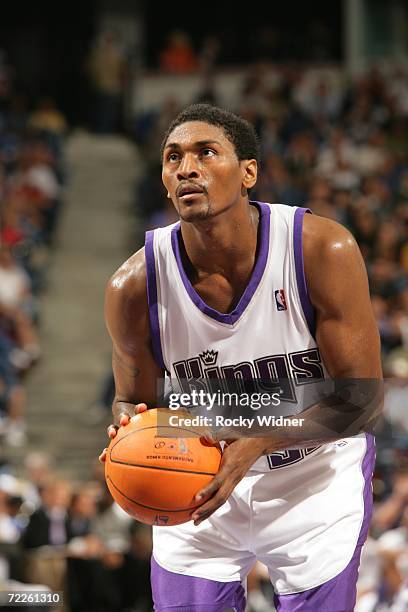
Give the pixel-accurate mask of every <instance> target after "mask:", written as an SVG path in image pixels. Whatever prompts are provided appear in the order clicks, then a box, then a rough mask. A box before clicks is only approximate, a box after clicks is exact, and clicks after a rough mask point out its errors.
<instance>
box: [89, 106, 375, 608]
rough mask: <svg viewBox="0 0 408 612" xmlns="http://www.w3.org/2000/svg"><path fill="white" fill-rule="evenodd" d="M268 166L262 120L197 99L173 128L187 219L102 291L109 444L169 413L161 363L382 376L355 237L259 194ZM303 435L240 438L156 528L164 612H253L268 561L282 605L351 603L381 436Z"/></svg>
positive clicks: (158, 597) (170, 159)
mask: <svg viewBox="0 0 408 612" xmlns="http://www.w3.org/2000/svg"><path fill="white" fill-rule="evenodd" d="M257 160H258V144H257V139H256V135H255V133H254V131H253V128H252V127H251V126H250V125H249V124H248V123H247V122H246V121H244V120H243V119H241V118H239V117H237V116H235V115H233V114H232V113H229V112H226V111H224V110H221V109H218V108H214V107H211V106H207V105H201V104H200V105H194V106H191V107H189V108H187V109H186V110H185V111H183V112H182V113H181V114H180V115H179V116H178V117H177V118H176V119H175V120H174V121H173V123H172V124H171V126H170V127H169V130H168V132H167V134H166V136H165V138H164V143H163V158H162V161H163V173H162V177H163V183H164V185H165V187H166V189H167V190H168V197H170V198H171V199H172V201H173V204H174V206H175V208H176V210H177V212H178V214H179V216H180V222H179V223H176V224H175V225H172V226H169V227H164V228H160V229H157V230H154V231H152V232H149V233H148V234H147V239H146V245H145V248H143V249H141V250H140V251H139V252H137V253H136V254H135V255H133V256H132V257H131V258H130V259H129V260H128V261H127V262H125V263H124V264H123V265H122V266H121V268H119V270H118V271H117V272H116V273H115V274H114V276H113V277H112V279H111V280H110V282H109V285H108V289H107V299H106V317H107V325H108V329H109V332H110V335H111V337H112V340H113V369H114V374H115V380H116V398H115V401H114V406H113V413H114V418H115V425H112V426H111V427H110V428H109V435H110V436H111V437H114V436H115V435H116V431H117V428H118V426H121V425H124V424H126V423H127V422H128V421H129V417H130V416H131V415H133V414H134V413H135V412H139V411H142V410H144V409H146V405H147V406H149V405H151V406H154V405H156V402H157V397H156V389H157V379H158V378H160V377H163V376H164V374H165V372H166V371H167V372H168V373H169V374H170V375H171V377H172V378H173V379H180V380H181V379H194V378H205V376H206V371H207V370H208V366H209V365H210V366H211V368H215V367H216V368H218V370H217V371H218V372H220V373H221V374H220V375H221V376H223V375H224V376H225V377H226V378H227V377H228V375H231V374H232V376H239V375H240V374H242V375H243V376H246V375H247V374H248V373H251V374H252V376H253V377H254V378H264V376H265V375H266V374H265V373H267V372H269V373H270V375H271V376H274V375H275V374H273V373H276V372H278V373H279V374H280V375H282V376H287V377H289V376H292V377H294V379H296V377H298V379H299V380H300V379H301V378H302V376H303V377H304V376H307V375H310V373H316V372H317V373H321V374H323V375H325V376H329V377H333V378H373V379H374V378H380V377H381V365H380V343H379V336H378V332H377V329H376V325H375V322H374V317H373V313H372V309H371V304H370V298H369V293H368V284H367V278H366V272H365V267H364V263H363V261H362V258H361V255H360V252H359V249H358V247H357V245H356V243H355V241H354V239H353V238H352V236H351V235H350V233H349V232H348V231H347V230H346V229H345V228H344V227H342V226H341V225H339V224H337V223H335V222H334V221H331V220H329V219H325V218H321V217H318V216H315V215H312V214H305V213H306V212H307V211H306V210H305V209H302V208H298V207H296V206H294V207H290V206H283V205H279V204H274V205H269V204H264V203H260V202H251V201H249V197H248V191H249V190H250V189H251V188H252V187H253V186H254V185H255V183H256V179H257ZM210 351H212V353H211V352H210ZM209 356H210V357H209ZM210 362H211V363H210ZM322 418H324V415H323V417H322ZM290 430H291V428H290V427H289V428H285V431H284V432H282V433H281V432H280V431H279V428H276V430H273V431H272V432H271V433H270V435H269V434H268V435H267V436H265V437H263V438H259V439H258V438H256V439H255V438H241V439H238V440H236V441H233V442H232V443H231V444H229V446H227V448H226V449H225V451H224V453H223V459H222V464H221V468H220V471H219V473H218V474H217V476H216V477H215V478H214V479H213V481H212V482H211V484H210V485H209V486H208V487H207V488H206V489H204V490H203V491H201V497H200V499H202V501H203V503H202V505H201V506H200V507H199V508H198V509H197V510H196V511H194V513H193V516H192V519H193V521H190V522H189V523H186V524H183V525H179V526H175V527H162V526H161V527H155V528H154V547H153V557H152V587H153V597H154V602H155V610H157V611H159V612H165V611H170V610H171V611H177V612H193V611H194V612H201V611H202V612H204V611H206V612H221V611H222V610H226V609H229V610H236V611H240V612H242V611H243V610H244V609H245V590H244V587H243V584H245V578H246V575H247V574H248V572H249V571H250V569H251V567H252V566H253V564H254V563H255V561H256V559H259V560H260V561H261V562H263V563H264V564H265V565H266V566H267V567H268V570H269V574H270V578H271V581H272V583H273V586H274V590H275V605H276V608H277V610H278V611H279V612H289V611H290V612H295V611H298V610H301V611H302V612H309V611H310V612H351V611H352V610H353V608H354V602H355V585H356V580H357V573H358V565H359V559H360V551H361V546H362V544H363V542H364V540H365V538H366V535H367V529H368V524H369V519H370V513H371V505H372V500H371V476H372V469H373V462H374V448H373V446H374V443H373V439H372V436H369V435H365V434H361V435H357V436H354V437H349V438H347V439H341V440H337V441H333V436H327V438H325V437H324V436H321V437H318V438H317V439H316V437H315V433H313V428H312V429H310V430H308V429H307V428H306V429H305V433H304V434H303V436H304V437H303V438H302V440H300V441H299V434H297V437H296V443H295V436H293V440H292V438H291V431H290ZM308 431H309V433H308ZM310 432H312V433H310ZM338 437H339V438H340V437H341V434H340V435H339V436H338ZM292 441H293V445H292ZM105 455H106V449H105V451H104V452H103V453H102V455H101V460H102V461H103V460H104V458H105Z"/></svg>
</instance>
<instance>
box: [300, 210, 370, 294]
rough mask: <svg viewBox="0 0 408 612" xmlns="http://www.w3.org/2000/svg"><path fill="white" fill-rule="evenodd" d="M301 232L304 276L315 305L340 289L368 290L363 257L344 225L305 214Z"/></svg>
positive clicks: (337, 292) (349, 290)
mask: <svg viewBox="0 0 408 612" xmlns="http://www.w3.org/2000/svg"><path fill="white" fill-rule="evenodd" d="M302 236H303V258H304V269H305V276H306V281H307V285H308V290H309V293H310V297H311V300H312V303H314V305H315V306H318V305H319V304H320V303H322V302H323V301H324V302H327V301H330V300H334V301H336V300H337V299H338V295H339V292H340V291H342V290H347V291H348V292H351V291H355V292H357V291H358V290H359V289H361V290H363V291H364V292H367V293H368V281H367V273H366V269H365V264H364V260H363V258H362V255H361V252H360V249H359V247H358V244H357V242H356V240H355V238H354V237H353V235H352V234H351V232H350V231H349V230H348V229H347V228H345V227H344V226H343V225H341V224H340V223H337V222H336V221H333V220H332V219H327V218H325V217H319V216H318V215H309V214H306V215H305V216H304V222H303V232H302Z"/></svg>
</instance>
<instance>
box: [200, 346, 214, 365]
mask: <svg viewBox="0 0 408 612" xmlns="http://www.w3.org/2000/svg"><path fill="white" fill-rule="evenodd" d="M198 356H199V357H200V359H201V361H202V362H203V364H204V365H206V366H212V365H215V364H216V363H217V358H218V351H213V350H211V351H204V352H203V353H200V354H199V355H198Z"/></svg>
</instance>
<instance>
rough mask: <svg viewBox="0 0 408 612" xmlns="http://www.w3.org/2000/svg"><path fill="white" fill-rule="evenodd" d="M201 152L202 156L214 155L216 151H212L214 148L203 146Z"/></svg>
mask: <svg viewBox="0 0 408 612" xmlns="http://www.w3.org/2000/svg"><path fill="white" fill-rule="evenodd" d="M201 154H202V156H203V157H214V155H216V152H215V151H214V149H209V148H208V147H205V149H201Z"/></svg>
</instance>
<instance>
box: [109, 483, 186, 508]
mask: <svg viewBox="0 0 408 612" xmlns="http://www.w3.org/2000/svg"><path fill="white" fill-rule="evenodd" d="M107 480H109V481H110V483H111V485H112V486H113V487H114V488H115V489H116V490H117V491H118V493H120V494H121V495H123V497H126V499H127V500H129V501H130V502H132V503H133V504H137V505H138V506H141V507H142V508H147V510H157V511H158V512H185V511H186V510H195V509H196V508H197V506H188V507H187V508H177V509H175V510H169V509H168V508H155V507H154V506H146V504H141V503H140V502H138V501H136V500H135V499H132V498H131V497H128V496H127V495H125V493H122V491H121V490H120V489H119V487H117V486H116V485H115V483H114V482H113V480H112V478H111V477H110V476H108V477H107Z"/></svg>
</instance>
